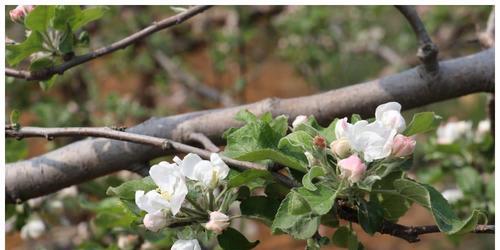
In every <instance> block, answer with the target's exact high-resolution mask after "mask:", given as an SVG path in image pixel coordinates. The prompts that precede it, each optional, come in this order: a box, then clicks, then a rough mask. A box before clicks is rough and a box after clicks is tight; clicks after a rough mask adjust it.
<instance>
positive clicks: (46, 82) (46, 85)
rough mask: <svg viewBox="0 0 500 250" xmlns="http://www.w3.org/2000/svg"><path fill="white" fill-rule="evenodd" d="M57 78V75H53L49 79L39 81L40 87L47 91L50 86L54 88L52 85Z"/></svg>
mask: <svg viewBox="0 0 500 250" xmlns="http://www.w3.org/2000/svg"><path fill="white" fill-rule="evenodd" d="M56 79H57V75H53V76H52V77H50V79H48V80H43V81H39V82H38V84H39V85H40V88H41V89H42V90H43V91H47V90H49V89H50V88H52V86H54V83H55V82H56Z"/></svg>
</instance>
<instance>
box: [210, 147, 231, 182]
mask: <svg viewBox="0 0 500 250" xmlns="http://www.w3.org/2000/svg"><path fill="white" fill-rule="evenodd" d="M210 162H211V163H212V165H213V167H214V168H215V171H217V177H218V178H219V180H224V179H225V178H226V177H227V175H228V174H229V167H228V166H227V164H226V163H225V162H224V161H223V160H222V159H221V158H220V156H219V154H217V153H212V154H211V155H210Z"/></svg>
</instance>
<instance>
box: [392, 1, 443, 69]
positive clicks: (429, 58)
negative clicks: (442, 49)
mask: <svg viewBox="0 0 500 250" xmlns="http://www.w3.org/2000/svg"><path fill="white" fill-rule="evenodd" d="M396 8H397V9H398V10H399V11H400V12H401V14H403V16H404V17H405V18H406V19H407V20H408V22H409V23H410V25H411V28H412V29H413V31H414V32H415V34H416V35H417V39H418V42H419V44H420V47H419V48H418V52H417V56H418V58H419V59H420V61H421V62H422V63H423V64H424V68H425V70H426V72H427V73H429V74H430V75H436V74H437V73H438V71H439V62H438V60H437V56H438V52H439V50H438V48H437V46H436V45H435V44H434V43H433V42H432V40H431V37H430V36H429V34H427V30H425V26H424V24H423V23H422V20H420V17H419V16H418V13H417V11H416V10H415V7H413V6H405V5H396Z"/></svg>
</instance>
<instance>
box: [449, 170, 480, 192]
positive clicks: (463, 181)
mask: <svg viewBox="0 0 500 250" xmlns="http://www.w3.org/2000/svg"><path fill="white" fill-rule="evenodd" d="M455 178H456V179H457V184H458V187H460V190H462V192H463V193H464V194H466V195H481V194H482V190H481V187H482V184H483V179H482V178H481V175H479V173H478V172H477V170H475V169H474V168H472V167H464V168H461V169H458V170H455Z"/></svg>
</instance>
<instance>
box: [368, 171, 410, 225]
mask: <svg viewBox="0 0 500 250" xmlns="http://www.w3.org/2000/svg"><path fill="white" fill-rule="evenodd" d="M402 175H403V173H402V172H393V173H391V174H389V175H388V176H386V177H385V178H384V179H382V180H379V181H377V182H375V184H374V185H373V189H374V190H377V189H380V190H395V187H394V184H393V183H394V181H395V180H397V179H400V178H401V176H402ZM370 201H372V202H375V201H377V202H378V203H379V204H380V206H381V207H382V208H383V210H384V218H385V219H386V220H389V221H393V222H394V221H397V220H398V219H399V217H401V216H403V215H404V214H405V213H406V211H408V209H409V208H410V206H411V201H409V200H407V199H405V198H404V197H402V196H401V195H399V194H398V193H397V192H395V194H391V193H377V192H372V193H371V194H370Z"/></svg>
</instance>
